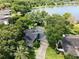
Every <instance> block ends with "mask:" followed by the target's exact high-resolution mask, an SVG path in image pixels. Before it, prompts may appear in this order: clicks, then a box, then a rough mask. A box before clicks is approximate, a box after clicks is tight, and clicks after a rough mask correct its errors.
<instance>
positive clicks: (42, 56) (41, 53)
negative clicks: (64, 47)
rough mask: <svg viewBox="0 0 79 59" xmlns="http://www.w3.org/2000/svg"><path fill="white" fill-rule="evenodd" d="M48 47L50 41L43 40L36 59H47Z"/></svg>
mask: <svg viewBox="0 0 79 59" xmlns="http://www.w3.org/2000/svg"><path fill="white" fill-rule="evenodd" d="M47 47H48V41H47V40H42V41H41V44H40V48H39V49H38V51H37V53H36V59H45V54H46V50H47Z"/></svg>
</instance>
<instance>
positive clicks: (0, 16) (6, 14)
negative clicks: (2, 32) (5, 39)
mask: <svg viewBox="0 0 79 59" xmlns="http://www.w3.org/2000/svg"><path fill="white" fill-rule="evenodd" d="M10 12H11V10H10V9H7V8H6V9H2V10H0V24H9V18H10Z"/></svg>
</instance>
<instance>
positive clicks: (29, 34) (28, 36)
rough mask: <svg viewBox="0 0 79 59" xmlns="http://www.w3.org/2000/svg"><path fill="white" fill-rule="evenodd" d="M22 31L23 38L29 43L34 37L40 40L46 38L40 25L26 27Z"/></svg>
mask: <svg viewBox="0 0 79 59" xmlns="http://www.w3.org/2000/svg"><path fill="white" fill-rule="evenodd" d="M24 33H25V36H24V39H25V40H26V41H28V42H31V43H32V42H34V40H35V39H38V40H42V39H43V38H46V37H45V34H44V30H42V27H36V28H32V29H27V30H25V31H24Z"/></svg>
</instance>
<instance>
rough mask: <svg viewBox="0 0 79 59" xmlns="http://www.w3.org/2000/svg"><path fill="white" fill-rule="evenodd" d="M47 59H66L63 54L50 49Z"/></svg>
mask: <svg viewBox="0 0 79 59" xmlns="http://www.w3.org/2000/svg"><path fill="white" fill-rule="evenodd" d="M45 59H64V56H63V55H62V54H57V53H56V52H55V50H54V49H52V48H51V47H48V49H47V51H46V58H45Z"/></svg>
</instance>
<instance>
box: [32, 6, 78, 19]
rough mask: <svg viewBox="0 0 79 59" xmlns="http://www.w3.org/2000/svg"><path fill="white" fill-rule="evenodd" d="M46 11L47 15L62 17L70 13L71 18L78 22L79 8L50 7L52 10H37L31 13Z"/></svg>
mask: <svg viewBox="0 0 79 59" xmlns="http://www.w3.org/2000/svg"><path fill="white" fill-rule="evenodd" d="M38 10H39V11H46V12H48V14H50V15H52V14H60V15H63V14H64V13H71V14H72V16H74V17H75V19H76V20H79V6H59V7H52V8H48V7H46V8H38V9H35V10H33V11H38Z"/></svg>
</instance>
